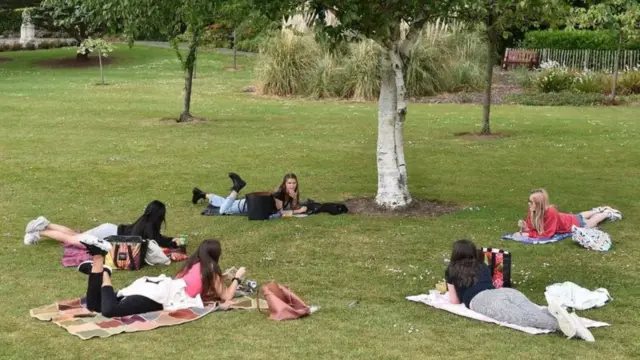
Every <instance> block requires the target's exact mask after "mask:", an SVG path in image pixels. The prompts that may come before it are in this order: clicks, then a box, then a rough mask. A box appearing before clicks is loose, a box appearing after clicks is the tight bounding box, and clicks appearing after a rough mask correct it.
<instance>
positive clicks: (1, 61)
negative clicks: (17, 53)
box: [0, 57, 13, 63]
mask: <svg viewBox="0 0 640 360" xmlns="http://www.w3.org/2000/svg"><path fill="white" fill-rule="evenodd" d="M9 61H13V59H11V58H6V57H0V63H3V62H9Z"/></svg>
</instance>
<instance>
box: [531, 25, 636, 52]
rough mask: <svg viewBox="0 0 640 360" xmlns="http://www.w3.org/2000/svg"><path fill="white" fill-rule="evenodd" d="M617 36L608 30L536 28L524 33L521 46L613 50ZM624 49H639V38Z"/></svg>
mask: <svg viewBox="0 0 640 360" xmlns="http://www.w3.org/2000/svg"><path fill="white" fill-rule="evenodd" d="M616 44H617V36H616V33H615V31H609V30H576V31H567V30H538V31H529V32H527V33H526V34H525V36H524V40H523V41H522V44H521V47H523V48H528V49H563V50H574V49H576V50H615V49H616V46H617V45H616ZM624 49H627V50H640V40H635V41H632V42H630V43H628V44H626V46H624Z"/></svg>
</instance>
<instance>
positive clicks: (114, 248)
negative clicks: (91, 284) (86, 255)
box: [104, 235, 148, 270]
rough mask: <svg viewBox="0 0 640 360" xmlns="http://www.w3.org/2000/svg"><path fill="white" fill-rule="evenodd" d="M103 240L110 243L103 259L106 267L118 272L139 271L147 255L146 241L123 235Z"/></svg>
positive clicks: (137, 237) (138, 237)
mask: <svg viewBox="0 0 640 360" xmlns="http://www.w3.org/2000/svg"><path fill="white" fill-rule="evenodd" d="M105 240H106V241H108V242H110V243H111V250H110V251H109V252H108V253H107V255H106V256H105V259H104V262H105V264H106V265H108V266H111V267H113V268H114V269H120V270H140V268H141V267H142V264H143V262H144V259H145V257H146V255H147V246H148V242H147V240H145V239H143V238H141V237H140V236H125V235H113V236H109V237H106V238H105Z"/></svg>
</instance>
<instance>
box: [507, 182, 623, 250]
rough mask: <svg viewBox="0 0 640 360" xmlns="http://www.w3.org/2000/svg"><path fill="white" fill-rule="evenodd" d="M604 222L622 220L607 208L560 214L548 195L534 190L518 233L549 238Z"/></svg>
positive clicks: (539, 190) (542, 190)
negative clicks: (573, 229)
mask: <svg viewBox="0 0 640 360" xmlns="http://www.w3.org/2000/svg"><path fill="white" fill-rule="evenodd" d="M605 220H611V221H616V220H622V214H621V213H620V211H618V210H616V209H613V208H611V207H609V206H601V207H596V208H593V209H591V210H587V211H583V212H581V213H579V214H577V215H576V214H567V213H561V212H559V211H558V210H556V208H555V207H554V206H553V205H550V204H549V194H547V191H546V190H544V189H535V190H533V191H531V194H530V195H529V211H528V212H527V217H526V219H525V220H519V221H518V226H520V232H521V234H522V235H523V236H528V237H530V238H550V237H552V236H553V235H555V234H558V233H568V232H571V226H572V225H575V226H578V227H586V228H594V227H596V226H598V224H599V223H601V222H603V221H605Z"/></svg>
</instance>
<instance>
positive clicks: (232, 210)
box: [209, 194, 247, 215]
mask: <svg viewBox="0 0 640 360" xmlns="http://www.w3.org/2000/svg"><path fill="white" fill-rule="evenodd" d="M246 202H247V201H246V200H245V199H241V200H236V198H235V196H228V197H227V198H223V197H222V196H218V195H216V194H209V204H211V205H213V206H215V207H217V208H220V214H221V215H237V214H246V213H247V206H246Z"/></svg>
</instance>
